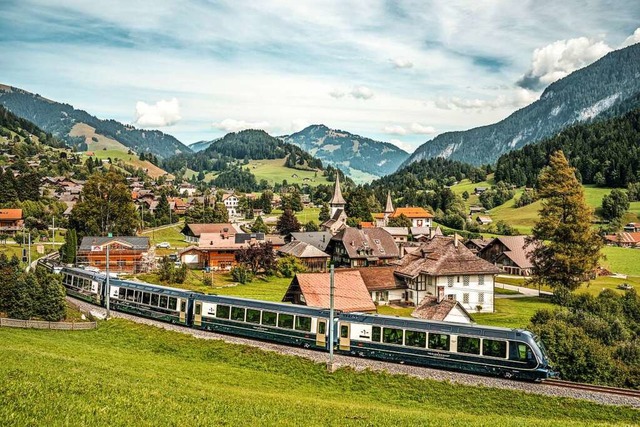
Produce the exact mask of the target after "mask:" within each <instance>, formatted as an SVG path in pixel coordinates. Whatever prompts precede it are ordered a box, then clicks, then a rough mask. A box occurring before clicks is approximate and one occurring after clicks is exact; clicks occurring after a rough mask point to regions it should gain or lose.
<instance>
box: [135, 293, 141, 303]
mask: <svg viewBox="0 0 640 427" xmlns="http://www.w3.org/2000/svg"><path fill="white" fill-rule="evenodd" d="M136 302H137V303H141V302H142V291H136Z"/></svg>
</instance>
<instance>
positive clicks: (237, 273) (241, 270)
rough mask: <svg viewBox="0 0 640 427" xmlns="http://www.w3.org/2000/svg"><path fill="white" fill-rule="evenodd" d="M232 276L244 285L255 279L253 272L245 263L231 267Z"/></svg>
mask: <svg viewBox="0 0 640 427" xmlns="http://www.w3.org/2000/svg"><path fill="white" fill-rule="evenodd" d="M231 277H232V278H233V280H235V281H236V282H238V283H240V284H243V285H244V284H245V283H249V282H251V281H252V280H253V274H252V273H251V270H249V269H248V268H246V267H245V266H243V265H238V266H236V267H233V268H232V269H231Z"/></svg>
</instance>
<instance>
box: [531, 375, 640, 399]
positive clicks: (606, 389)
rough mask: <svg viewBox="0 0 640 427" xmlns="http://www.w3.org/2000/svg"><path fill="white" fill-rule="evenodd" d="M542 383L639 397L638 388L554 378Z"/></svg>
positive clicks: (639, 391)
mask: <svg viewBox="0 0 640 427" xmlns="http://www.w3.org/2000/svg"><path fill="white" fill-rule="evenodd" d="M542 384H545V385H551V386H555V387H562V388H571V389H574V390H584V391H590V392H596V393H605V394H615V395H617V396H627V397H635V398H637V399H640V390H632V389H629V388H617V387H607V386H602V385H593V384H584V383H574V382H571V381H564V380H554V379H548V380H543V381H542Z"/></svg>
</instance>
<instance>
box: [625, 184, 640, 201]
mask: <svg viewBox="0 0 640 427" xmlns="http://www.w3.org/2000/svg"><path fill="white" fill-rule="evenodd" d="M627 196H628V197H629V201H630V202H640V182H633V183H630V184H629V186H628V187H627Z"/></svg>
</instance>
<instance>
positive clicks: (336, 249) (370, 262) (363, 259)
mask: <svg viewBox="0 0 640 427" xmlns="http://www.w3.org/2000/svg"><path fill="white" fill-rule="evenodd" d="M327 253H329V254H331V257H332V260H333V262H334V263H335V264H336V265H338V266H347V267H368V266H376V265H378V266H379V265H387V264H389V263H390V262H392V261H394V260H396V259H398V258H399V250H398V246H396V243H395V242H394V241H393V236H391V234H389V233H387V232H386V231H384V230H383V229H382V228H365V229H362V230H360V229H357V228H351V227H349V228H345V229H343V230H342V231H340V232H339V233H338V234H336V235H335V236H333V237H332V238H331V242H330V243H329V246H328V247H327Z"/></svg>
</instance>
